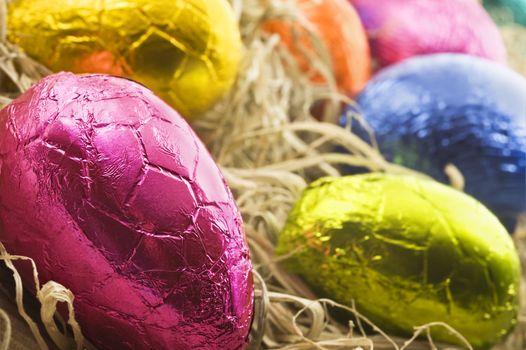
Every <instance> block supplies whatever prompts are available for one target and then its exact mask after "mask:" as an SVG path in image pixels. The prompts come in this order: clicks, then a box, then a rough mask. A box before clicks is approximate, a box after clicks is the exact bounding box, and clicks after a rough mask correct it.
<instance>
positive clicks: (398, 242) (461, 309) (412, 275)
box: [277, 174, 520, 349]
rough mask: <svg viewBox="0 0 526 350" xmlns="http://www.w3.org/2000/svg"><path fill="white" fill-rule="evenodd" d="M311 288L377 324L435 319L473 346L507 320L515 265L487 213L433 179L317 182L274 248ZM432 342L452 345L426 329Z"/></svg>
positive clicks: (484, 342)
mask: <svg viewBox="0 0 526 350" xmlns="http://www.w3.org/2000/svg"><path fill="white" fill-rule="evenodd" d="M277 253H278V254H281V255H283V254H289V255H291V257H290V258H287V259H285V260H284V264H286V266H287V267H288V268H289V269H290V270H291V271H294V272H296V273H298V274H300V276H302V277H303V278H304V279H305V280H306V281H307V282H308V283H309V284H310V285H311V286H312V287H313V288H314V289H315V290H316V291H317V292H318V293H319V294H321V295H324V296H327V297H330V298H334V299H335V300H336V301H339V302H341V303H344V304H347V305H350V303H351V300H354V301H355V302H356V306H357V308H358V310H359V311H360V312H361V313H362V314H363V315H365V316H366V317H368V318H369V319H371V320H372V321H373V322H375V324H376V325H377V326H379V327H381V328H382V329H384V330H390V331H392V332H395V333H401V334H404V333H405V334H407V335H410V334H413V331H414V328H413V327H415V326H421V325H423V324H426V323H428V322H435V321H443V322H446V323H448V324H449V325H451V326H452V327H454V328H455V329H457V330H458V331H460V332H461V333H462V334H463V335H464V336H465V337H466V338H467V340H468V341H470V342H471V344H472V345H473V346H474V347H475V348H477V349H482V348H486V347H489V346H490V345H491V344H494V343H496V342H497V341H499V340H500V339H501V338H502V337H503V336H505V335H506V334H507V333H508V332H509V331H510V329H511V328H512V327H513V326H514V325H515V324H516V323H517V315H518V308H519V297H518V292H519V284H520V261H519V258H518V254H517V252H516V250H515V247H514V245H513V241H512V239H511V238H510V236H509V235H508V233H507V232H506V230H505V229H504V227H503V226H502V225H501V224H500V223H499V221H498V220H497V218H496V217H495V216H494V215H493V214H491V212H489V211H488V210H487V209H486V208H485V207H484V206H482V205H481V204H479V203H478V202H477V201H476V200H474V199H473V198H471V197H469V196H467V195H465V194H463V193H461V192H458V191H456V190H454V189H452V188H450V187H447V186H444V185H442V184H440V183H438V182H434V181H430V180H423V179H420V178H413V177H403V176H395V175H381V174H365V175H354V176H347V177H340V178H323V179H320V180H318V181H316V182H314V183H312V184H311V185H310V186H309V187H308V188H307V189H306V190H305V191H304V193H303V195H302V196H301V198H300V200H299V201H298V202H297V203H296V205H295V207H294V208H293V210H292V212H291V213H290V215H289V218H288V221H287V223H286V226H285V228H284V229H283V231H282V233H281V235H280V237H279V243H278V247H277ZM432 335H433V337H434V339H435V340H440V341H444V342H452V343H458V342H459V341H458V339H456V338H454V336H452V335H451V334H450V333H449V332H448V331H447V330H445V329H439V328H436V327H435V328H433V329H432Z"/></svg>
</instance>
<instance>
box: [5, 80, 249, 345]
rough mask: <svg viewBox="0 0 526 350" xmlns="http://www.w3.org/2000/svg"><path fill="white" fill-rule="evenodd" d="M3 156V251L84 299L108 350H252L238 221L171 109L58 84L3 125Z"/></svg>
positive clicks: (106, 88)
mask: <svg viewBox="0 0 526 350" xmlns="http://www.w3.org/2000/svg"><path fill="white" fill-rule="evenodd" d="M0 154H1V162H0V222H1V230H0V240H1V241H2V243H3V244H4V245H5V246H6V248H7V250H8V251H9V252H10V253H11V254H19V255H24V256H28V257H31V258H32V259H33V260H34V261H35V263H36V267H37V269H38V272H39V279H40V282H41V283H45V282H47V281H50V280H53V281H56V282H58V283H61V284H62V285H64V286H65V287H66V288H68V289H70V290H71V291H72V292H73V293H74V295H75V300H74V307H75V313H76V317H77V320H78V322H79V324H80V325H81V328H82V331H83V333H84V335H85V336H86V337H87V338H88V339H90V340H91V342H92V343H93V344H94V345H95V346H96V347H97V349H101V350H104V349H137V350H139V349H144V350H146V349H198V348H199V349H204V348H206V349H243V348H245V347H246V345H247V338H248V333H249V329H250V324H251V318H252V303H253V301H252V299H253V284H252V275H251V273H252V272H251V271H252V269H251V262H250V259H249V251H248V247H247V243H246V239H245V236H244V232H243V228H242V220H241V216H240V214H239V211H238V209H237V206H236V204H235V202H234V200H233V198H232V195H231V193H230V190H229V189H228V187H227V186H226V184H225V182H224V180H223V177H222V175H221V173H220V171H219V169H218V167H217V166H216V164H215V163H214V161H213V159H212V158H211V156H210V155H209V153H208V152H207V150H206V148H205V147H204V145H203V144H202V143H201V141H200V140H199V139H198V138H197V136H196V135H195V134H194V132H193V131H192V129H191V128H190V127H189V125H188V124H187V123H186V122H185V121H184V119H182V118H181V117H180V116H179V115H178V114H177V112H175V111H174V110H173V109H171V108H170V107H169V106H168V105H167V104H165V103H164V102H163V101H162V100H161V99H160V98H158V97H156V96H155V95H154V94H153V93H152V92H151V91H149V90H148V89H146V88H145V87H143V86H142V85H139V84H137V83H134V82H132V81H129V80H126V79H122V78H116V77H110V76H105V75H85V76H77V75H74V74H72V73H59V74H55V75H51V76H49V77H46V78H44V79H43V80H41V81H40V82H39V83H38V84H36V85H34V86H33V87H32V88H30V89H29V90H28V91H27V92H26V93H25V94H23V95H22V96H20V97H19V98H17V99H16V100H14V101H13V102H12V103H11V104H9V105H8V106H7V107H5V108H4V109H3V110H2V111H1V112H0ZM18 268H19V269H20V271H21V274H22V276H23V278H24V285H25V286H26V287H28V288H30V286H32V285H34V283H33V280H32V276H33V275H32V273H31V270H30V269H29V265H24V264H23V263H20V264H19V265H18ZM33 292H34V290H33Z"/></svg>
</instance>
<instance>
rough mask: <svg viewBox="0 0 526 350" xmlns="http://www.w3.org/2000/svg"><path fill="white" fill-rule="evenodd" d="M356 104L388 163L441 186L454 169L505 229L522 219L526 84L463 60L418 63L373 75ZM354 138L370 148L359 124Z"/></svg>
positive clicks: (496, 67)
mask: <svg viewBox="0 0 526 350" xmlns="http://www.w3.org/2000/svg"><path fill="white" fill-rule="evenodd" d="M357 102H358V105H359V107H360V108H359V109H360V112H361V113H363V115H364V118H365V119H366V121H367V123H368V124H369V125H370V126H371V128H372V129H373V130H374V132H375V137H376V141H377V142H378V145H379V148H380V151H381V152H382V154H383V155H384V156H385V157H386V158H387V159H388V160H390V161H392V162H394V163H397V164H401V165H404V166H407V167H410V168H413V169H416V170H419V171H422V172H424V173H426V174H428V175H430V176H432V177H433V178H435V179H436V180H439V181H441V182H444V183H449V179H448V177H447V176H446V174H445V173H444V168H445V167H446V165H447V164H448V163H451V164H453V165H455V166H456V167H457V168H458V169H459V170H460V172H461V173H462V174H463V175H464V177H465V181H466V186H465V191H466V192H467V193H469V194H471V195H473V196H474V197H475V198H477V199H478V200H479V201H481V202H482V203H484V204H485V205H486V206H488V207H489V208H490V209H491V210H492V211H493V212H494V213H495V214H497V216H498V217H499V218H500V219H501V221H502V222H503V223H504V224H505V225H506V226H507V227H508V228H510V229H512V228H513V226H514V224H515V222H516V218H517V216H518V215H520V214H522V213H525V212H526V79H525V78H524V77H522V76H521V75H519V74H518V73H516V72H514V71H512V70H511V69H509V68H507V67H504V66H502V65H500V64H496V63H493V62H490V61H488V60H483V59H479V58H476V57H470V56H467V55H458V54H437V55H429V56H423V57H420V58H413V59H410V60H407V61H405V62H403V63H400V64H398V65H395V66H393V67H390V68H388V69H385V70H384V71H382V72H380V73H379V74H378V75H377V76H376V77H375V78H373V80H371V81H370V82H369V83H368V85H367V86H366V88H365V89H364V91H363V92H362V93H361V94H360V95H359V96H358V98H357ZM342 122H343V123H347V121H346V119H345V118H343V121H342ZM353 132H355V133H357V134H358V135H360V136H361V137H362V138H364V139H365V140H367V141H370V138H369V136H368V135H367V133H366V131H365V130H364V129H363V128H362V127H361V126H360V125H358V123H353Z"/></svg>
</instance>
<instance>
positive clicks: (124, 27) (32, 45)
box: [8, 0, 241, 118]
mask: <svg viewBox="0 0 526 350" xmlns="http://www.w3.org/2000/svg"><path fill="white" fill-rule="evenodd" d="M8 29H9V31H8V36H9V40H10V41H12V42H13V43H15V44H17V45H19V46H20V47H22V48H23V49H24V50H25V51H26V52H27V53H28V54H29V55H30V56H31V57H33V58H35V59H36V60H38V61H40V62H41V63H43V64H45V65H46V66H48V68H50V69H51V70H53V71H61V70H65V71H72V72H75V73H107V74H112V75H119V76H125V77H128V78H131V79H134V80H136V81H139V82H141V83H142V84H145V85H146V86H148V87H149V88H150V89H152V90H153V91H154V92H155V93H156V94H157V95H159V96H160V97H162V98H163V99H164V100H165V101H167V102H168V103H169V104H171V105H172V106H173V107H174V108H175V109H176V110H177V111H178V112H180V113H181V114H183V115H184V116H185V117H187V118H193V117H196V116H197V115H198V114H199V113H201V112H204V111H206V110H207V109H208V108H209V107H210V106H211V105H212V104H214V103H215V102H216V101H217V100H218V99H219V98H220V97H221V96H222V95H224V94H225V93H226V91H228V89H229V88H230V86H231V85H232V83H233V80H234V78H235V75H236V73H237V68H238V64H239V61H240V58H241V39H240V34H239V29H238V26H237V22H236V20H235V17H234V14H233V11H232V9H231V7H230V5H229V4H228V2H227V1H226V0H177V1H172V0H155V1H152V0H106V1H92V0H75V1H71V0H54V1H47V0H16V1H13V2H11V3H10V5H9V16H8Z"/></svg>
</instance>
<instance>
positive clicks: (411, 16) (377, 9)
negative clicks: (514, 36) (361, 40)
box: [349, 0, 506, 67]
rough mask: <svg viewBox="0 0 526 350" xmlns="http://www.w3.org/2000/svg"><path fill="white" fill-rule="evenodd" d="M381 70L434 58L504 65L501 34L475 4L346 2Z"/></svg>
mask: <svg viewBox="0 0 526 350" xmlns="http://www.w3.org/2000/svg"><path fill="white" fill-rule="evenodd" d="M349 1H350V2H351V3H352V4H353V5H354V7H355V8H356V11H357V12H358V14H359V15H360V19H361V20H362V23H363V25H364V27H365V29H366V31H367V34H368V36H369V42H370V44H371V50H372V52H373V55H374V56H375V57H376V58H377V59H378V63H379V64H380V66H381V67H384V66H388V65H391V64H393V63H396V62H399V61H401V60H403V59H406V58H409V57H413V56H417V55H426V54H433V53H465V54H470V55H474V56H479V57H484V58H487V59H490V60H493V61H497V62H501V63H505V62H506V48H505V46H504V41H503V40H502V37H501V35H500V33H499V30H498V28H497V26H496V25H495V23H494V22H493V20H492V19H491V18H490V16H489V15H488V14H487V12H486V11H485V10H484V8H483V7H482V5H481V4H480V3H479V2H478V1H476V0H374V1H373V0H349Z"/></svg>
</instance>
